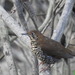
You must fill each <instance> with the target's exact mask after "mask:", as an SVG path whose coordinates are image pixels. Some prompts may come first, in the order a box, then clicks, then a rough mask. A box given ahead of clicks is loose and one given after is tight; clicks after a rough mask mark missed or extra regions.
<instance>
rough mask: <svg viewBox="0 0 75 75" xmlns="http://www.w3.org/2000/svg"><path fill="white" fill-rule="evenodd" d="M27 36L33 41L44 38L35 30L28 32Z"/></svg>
mask: <svg viewBox="0 0 75 75" xmlns="http://www.w3.org/2000/svg"><path fill="white" fill-rule="evenodd" d="M28 35H29V36H30V37H32V38H33V39H36V40H37V39H41V38H43V37H44V36H43V35H42V34H41V32H39V31H36V30H32V31H30V32H28Z"/></svg>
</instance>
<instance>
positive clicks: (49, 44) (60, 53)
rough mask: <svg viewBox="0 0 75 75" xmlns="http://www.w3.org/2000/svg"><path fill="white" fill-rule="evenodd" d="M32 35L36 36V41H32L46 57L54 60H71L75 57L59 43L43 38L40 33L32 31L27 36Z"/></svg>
mask: <svg viewBox="0 0 75 75" xmlns="http://www.w3.org/2000/svg"><path fill="white" fill-rule="evenodd" d="M33 34H34V35H36V37H37V39H35V38H34V39H35V40H36V42H37V43H38V45H39V46H40V47H41V50H42V51H43V53H45V54H46V55H48V56H52V57H53V58H55V59H61V58H64V59H68V58H72V57H73V56H74V55H75V54H73V52H72V51H71V50H69V49H67V48H65V47H64V46H63V45H62V44H60V43H59V42H57V41H55V40H52V39H50V38H48V37H46V36H44V35H43V34H42V33H41V32H40V31H37V30H32V31H30V32H28V35H31V36H32V35H33Z"/></svg>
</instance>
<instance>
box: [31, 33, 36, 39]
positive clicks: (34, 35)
mask: <svg viewBox="0 0 75 75" xmlns="http://www.w3.org/2000/svg"><path fill="white" fill-rule="evenodd" d="M31 35H32V37H33V38H34V39H36V40H37V36H36V34H35V33H34V32H32V34H31Z"/></svg>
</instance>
